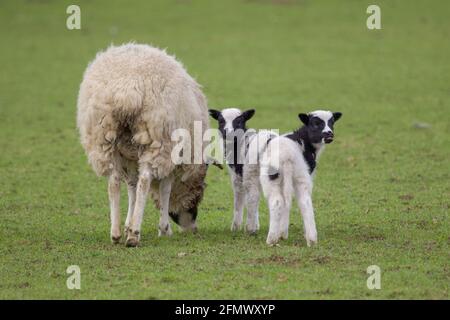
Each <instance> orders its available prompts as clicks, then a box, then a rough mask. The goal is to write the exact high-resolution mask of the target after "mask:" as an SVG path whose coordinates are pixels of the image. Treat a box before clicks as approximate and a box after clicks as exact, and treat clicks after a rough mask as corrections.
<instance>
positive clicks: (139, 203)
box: [126, 165, 152, 247]
mask: <svg viewBox="0 0 450 320" xmlns="http://www.w3.org/2000/svg"><path fill="white" fill-rule="evenodd" d="M151 182H152V174H151V170H150V168H149V166H148V165H142V166H140V167H139V178H138V184H137V188H136V201H135V205H134V210H133V216H132V217H131V222H130V229H129V230H128V235H127V241H126V246H127V247H136V246H137V245H138V244H139V239H140V232H141V224H142V218H143V216H144V209H145V203H146V202H147V196H148V192H149V190H150V183H151Z"/></svg>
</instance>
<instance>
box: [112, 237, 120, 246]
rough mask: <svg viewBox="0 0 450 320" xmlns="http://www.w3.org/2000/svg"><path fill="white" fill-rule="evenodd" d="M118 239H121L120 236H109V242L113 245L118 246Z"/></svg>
mask: <svg viewBox="0 0 450 320" xmlns="http://www.w3.org/2000/svg"><path fill="white" fill-rule="evenodd" d="M120 238H121V236H111V242H112V243H113V244H118V243H120Z"/></svg>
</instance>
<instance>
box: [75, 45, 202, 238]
mask: <svg viewBox="0 0 450 320" xmlns="http://www.w3.org/2000/svg"><path fill="white" fill-rule="evenodd" d="M194 121H200V122H201V125H202V129H203V131H205V130H206V129H207V128H209V123H208V109H207V104H206V99H205V96H204V95H203V93H202V91H201V89H200V86H199V85H198V84H197V82H196V81H195V80H194V79H193V78H191V77H190V76H189V75H188V73H187V72H186V70H185V69H184V68H183V66H182V65H181V63H179V62H178V61H176V60H175V59H174V58H173V57H171V56H169V55H167V54H166V53H165V52H164V51H161V50H159V49H157V48H153V47H150V46H148V45H140V44H132V43H131V44H125V45H122V46H118V47H114V46H111V47H110V48H108V49H107V50H106V51H105V52H100V53H98V54H97V56H96V58H95V59H94V61H93V62H91V63H90V64H89V66H88V67H87V69H86V71H85V73H84V78H83V81H82V83H81V86H80V92H79V95H78V115H77V125H78V129H79V132H80V136H81V143H82V145H83V147H84V149H85V151H86V153H87V155H88V158H89V163H90V164H91V165H92V167H93V169H94V171H95V172H96V173H97V174H98V175H100V176H108V177H109V184H108V192H109V201H110V209H111V240H112V241H113V243H118V242H119V240H120V237H121V232H120V213H119V198H120V182H121V180H124V181H125V182H126V183H127V186H128V200H129V203H128V214H127V218H126V221H125V234H126V237H127V238H126V245H127V246H130V247H134V246H137V245H138V244H139V239H140V230H141V223H142V217H143V213H144V207H145V203H146V199H147V196H148V194H149V193H150V196H151V197H152V198H153V200H154V202H155V205H156V207H158V208H159V210H160V221H159V235H160V236H161V235H171V234H172V231H171V227H170V223H169V216H170V217H172V219H173V220H174V221H175V222H176V223H177V224H179V225H180V226H181V228H182V229H183V230H193V231H195V230H196V228H197V227H196V217H197V207H198V205H199V203H200V201H201V200H202V196H203V191H204V188H205V183H204V179H205V175H206V171H207V165H206V163H201V164H175V163H174V162H173V161H172V159H171V152H172V148H173V146H174V144H175V143H176V142H174V141H172V140H171V134H172V132H173V130H175V129H186V130H188V131H189V132H190V133H191V136H192V135H193V124H194ZM202 148H203V145H202V146H200V150H202ZM197 149H198V148H197ZM191 163H193V162H191Z"/></svg>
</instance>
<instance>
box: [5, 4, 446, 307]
mask: <svg viewBox="0 0 450 320" xmlns="http://www.w3.org/2000/svg"><path fill="white" fill-rule="evenodd" d="M376 2H377V4H378V5H380V7H381V11H382V30H375V31H370V30H368V29H367V28H366V18H367V16H368V15H367V14H366V8H367V6H368V5H369V4H371V3H372V2H369V1H356V0H355V1H346V2H342V1H337V0H335V1H320V2H319V1H308V0H302V1H300V0H299V1H294V0H291V1H289V0H284V1H280V0H266V1H264V0H261V1H258V0H247V1H245V0H242V1H237V0H235V1H181V0H178V1H176V0H169V1H138V2H133V3H130V4H128V3H127V4H126V5H125V4H124V3H123V2H121V1H95V2H94V1H77V3H78V4H79V5H80V7H81V13H82V29H81V30H73V31H69V30H67V29H66V28H65V22H66V18H67V14H66V13H65V11H66V7H67V6H68V5H69V4H72V2H71V1H50V0H47V1H44V0H42V1H2V2H1V3H0V37H1V40H2V47H1V50H0V63H1V76H0V119H1V120H0V150H1V155H0V182H1V183H0V221H1V222H0V223H1V228H0V298H2V299H35V298H38V299H52V298H57V299H86V298H87V299H105V298H107V299H110V298H111V299H117V298H122V299H133V298H137V299H169V298H175V299H178V298H193V299H200V298H210V299H220V298H227V299H247V298H252V299H313V298H320V299H347V298H356V299H380V298H388V299H421V298H426V299H448V295H449V288H448V286H449V283H450V265H449V261H450V260H449V252H450V251H449V242H450V235H449V230H450V226H449V204H450V203H449V199H450V184H449V181H450V176H449V172H450V170H449V169H450V166H449V159H450V138H449V137H450V122H449V111H450V105H449V101H450V100H449V98H450V91H449V83H450V62H449V56H450V42H449V41H448V39H449V35H450V23H449V16H448V12H450V11H449V9H450V3H449V2H448V1H445V0H442V1H426V2H425V1H411V0H408V1H406V0H403V1H400V0H397V1H393V0H392V1H382V0H378V1H376ZM130 40H135V41H137V42H143V43H152V44H154V45H157V46H159V47H167V48H168V51H169V52H171V53H175V54H176V55H177V57H178V58H179V59H181V60H182V61H183V63H184V64H185V65H186V67H187V68H188V70H189V72H190V74H192V75H193V76H194V77H196V78H197V80H198V81H199V82H200V83H202V84H203V85H204V91H205V94H206V95H207V97H208V100H209V105H210V107H214V108H222V107H226V106H239V107H242V108H249V107H254V108H256V110H257V113H256V116H255V117H254V119H253V120H252V121H251V122H250V123H251V125H252V126H254V127H257V128H279V129H280V131H288V130H292V129H293V128H296V127H297V126H298V125H299V121H298V119H297V117H296V115H297V114H298V113H299V112H304V111H310V110H313V109H317V108H319V107H324V108H329V109H332V110H335V111H341V112H343V114H344V116H343V118H342V120H340V121H339V122H338V123H337V125H336V141H335V142H334V143H333V144H332V145H330V146H329V147H328V148H327V151H326V152H325V154H324V155H323V157H322V158H321V161H320V163H319V169H318V172H317V175H316V179H315V189H314V204H315V209H316V222H317V226H318V232H319V245H318V246H316V247H314V248H307V247H306V245H305V241H304V239H303V236H302V223H301V219H300V215H299V213H298V209H295V212H294V213H293V215H292V216H291V228H290V237H289V240H287V241H285V242H283V243H282V244H281V246H280V247H274V248H269V247H267V246H266V245H265V236H266V234H267V230H268V212H267V208H266V206H265V204H264V202H262V208H261V225H262V227H261V231H260V233H259V234H258V235H257V236H255V237H251V236H247V235H245V234H244V233H243V232H242V233H238V234H232V233H231V232H230V231H229V226H230V224H231V216H232V192H231V186H230V183H229V177H228V175H227V173H226V171H225V170H224V171H219V170H216V169H211V170H210V172H209V173H208V178H207V182H208V188H207V191H206V194H205V198H204V201H203V202H202V205H201V208H200V213H199V226H200V233H199V234H196V235H192V234H180V233H176V234H175V235H174V236H173V237H172V238H170V239H159V238H158V237H157V223H158V214H157V211H156V210H155V209H154V207H153V204H151V203H149V205H148V206H147V210H146V214H145V217H144V223H143V230H142V233H143V237H142V246H141V247H140V248H137V249H127V248H125V247H124V246H123V245H118V246H114V245H112V244H110V241H109V219H108V214H109V213H108V200H107V193H106V181H105V180H104V179H100V178H96V177H95V175H94V173H93V172H92V170H91V169H90V168H89V166H88V164H87V161H86V157H85V155H84V153H83V150H82V148H81V146H80V144H79V141H78V134H77V131H76V128H75V112H76V98H77V92H78V86H79V83H80V81H81V77H82V74H83V71H84V69H85V68H86V65H87V63H88V62H89V61H90V60H92V59H93V57H94V56H95V53H96V52H97V51H98V50H100V49H103V48H105V47H107V46H108V45H109V44H110V43H112V42H113V43H115V44H120V43H123V42H128V41H130ZM415 123H427V124H429V127H428V128H423V129H420V128H416V126H415V125H414V124H415ZM123 189H124V188H123ZM124 193H125V192H124ZM123 200H124V201H122V207H123V210H122V211H123V214H125V207H126V201H125V194H123ZM69 265H79V266H80V268H81V286H82V288H81V290H68V289H67V287H66V279H67V277H68V275H67V274H66V268H67V267H68V266H69ZM369 265H378V266H380V268H381V272H382V273H381V285H382V288H381V290H368V289H367V287H366V280H367V277H368V274H367V273H366V269H367V267H368V266H369Z"/></svg>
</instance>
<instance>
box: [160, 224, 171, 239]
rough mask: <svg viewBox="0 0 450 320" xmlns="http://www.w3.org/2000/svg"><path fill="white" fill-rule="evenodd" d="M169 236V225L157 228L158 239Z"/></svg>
mask: <svg viewBox="0 0 450 320" xmlns="http://www.w3.org/2000/svg"><path fill="white" fill-rule="evenodd" d="M171 235H172V229H171V228H170V224H166V225H162V226H161V225H160V226H159V230H158V237H162V236H167V237H170V236H171Z"/></svg>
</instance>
